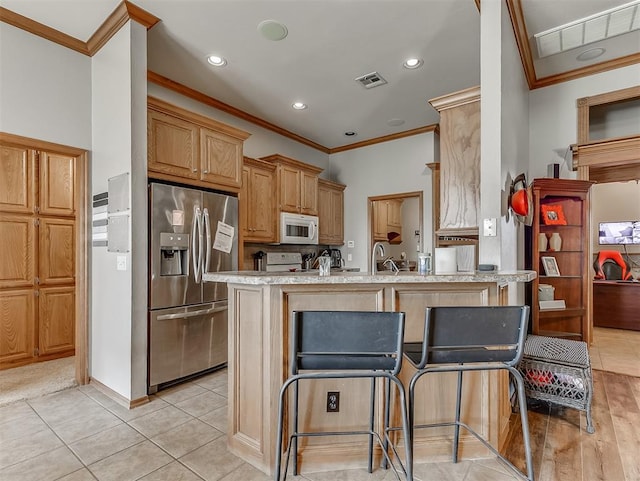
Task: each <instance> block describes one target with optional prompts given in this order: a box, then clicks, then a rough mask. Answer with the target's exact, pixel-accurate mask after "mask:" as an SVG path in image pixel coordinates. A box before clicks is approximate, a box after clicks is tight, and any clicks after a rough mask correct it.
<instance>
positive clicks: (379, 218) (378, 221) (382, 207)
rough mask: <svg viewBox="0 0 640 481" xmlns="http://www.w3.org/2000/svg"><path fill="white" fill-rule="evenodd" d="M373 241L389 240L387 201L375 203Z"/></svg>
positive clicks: (376, 201)
mask: <svg viewBox="0 0 640 481" xmlns="http://www.w3.org/2000/svg"><path fill="white" fill-rule="evenodd" d="M373 240H376V241H386V240H387V201H386V200H374V201H373Z"/></svg>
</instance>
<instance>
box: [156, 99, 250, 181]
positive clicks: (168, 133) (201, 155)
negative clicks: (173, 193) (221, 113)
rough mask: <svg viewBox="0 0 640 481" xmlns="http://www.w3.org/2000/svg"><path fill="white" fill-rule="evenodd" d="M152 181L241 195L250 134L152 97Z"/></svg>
mask: <svg viewBox="0 0 640 481" xmlns="http://www.w3.org/2000/svg"><path fill="white" fill-rule="evenodd" d="M147 137H148V138H147V144H148V145H147V149H148V152H147V160H148V169H149V177H152V178H157V179H162V180H175V181H179V182H183V183H185V180H186V183H187V184H191V185H195V186H200V187H210V188H218V189H222V190H225V191H231V192H238V191H239V190H240V187H241V185H242V145H243V142H244V141H245V140H246V139H247V138H248V137H249V134H248V133H247V132H244V131H242V130H239V129H236V128H234V127H230V126H228V125H225V124H223V123H220V122H217V121H215V120H213V119H210V118H207V117H204V116H202V115H199V114H195V113H193V112H189V111H187V110H184V109H181V108H180V107H176V106H175V105H171V104H169V103H167V102H164V101H162V100H159V99H156V98H153V97H149V98H148V111H147Z"/></svg>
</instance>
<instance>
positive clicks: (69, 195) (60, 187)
mask: <svg viewBox="0 0 640 481" xmlns="http://www.w3.org/2000/svg"><path fill="white" fill-rule="evenodd" d="M38 157H39V159H40V162H39V166H40V169H39V170H40V184H39V212H40V214H43V215H64V216H72V215H74V214H75V198H76V193H75V186H76V172H75V171H76V169H75V166H76V159H75V157H71V156H68V155H60V154H54V153H49V152H40V153H39V154H38Z"/></svg>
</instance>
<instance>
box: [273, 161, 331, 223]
mask: <svg viewBox="0 0 640 481" xmlns="http://www.w3.org/2000/svg"><path fill="white" fill-rule="evenodd" d="M261 160H264V161H266V162H272V163H274V164H275V165H276V166H277V173H278V191H279V203H278V204H279V210H280V211H281V212H293V213H296V214H306V215H318V174H319V173H320V172H322V169H320V168H318V167H316V166H314V165H309V164H305V163H304V162H300V161H298V160H295V159H291V158H288V157H285V156H283V155H280V154H273V155H269V156H267V157H262V158H261Z"/></svg>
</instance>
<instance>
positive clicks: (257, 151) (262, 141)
mask: <svg viewBox="0 0 640 481" xmlns="http://www.w3.org/2000/svg"><path fill="white" fill-rule="evenodd" d="M147 88H148V92H149V95H150V96H152V97H156V98H159V99H162V100H164V101H166V102H169V103H172V104H174V105H177V106H179V107H182V108H184V109H187V110H189V111H191V112H196V113H198V114H201V115H205V116H207V117H209V118H212V119H215V120H218V121H219V122H223V123H225V124H227V125H231V126H233V127H236V128H238V129H241V130H244V131H245V132H249V133H250V134H251V136H250V137H249V138H248V139H247V140H245V142H244V145H243V152H244V155H246V156H247V157H253V158H260V157H265V156H267V155H271V154H282V155H284V156H285V157H291V158H293V159H296V160H299V161H301V162H305V163H307V164H312V165H315V166H317V167H320V168H321V169H325V171H324V172H322V173H321V174H320V177H322V178H325V179H330V172H329V156H328V155H327V154H325V153H324V152H321V151H319V150H317V149H313V148H311V147H308V146H306V145H304V144H301V143H300V142H296V141H294V140H291V139H289V138H287V137H283V136H282V135H279V134H276V133H275V132H272V131H270V130H267V129H264V128H262V127H259V126H257V125H255V124H252V123H250V122H247V121H245V120H242V119H240V118H238V117H235V116H233V115H230V114H227V113H226V112H223V111H221V110H218V109H214V108H213V107H209V106H208V105H205V104H202V103H200V102H197V101H195V100H193V99H190V98H188V97H185V96H183V95H180V94H179V93H177V92H174V91H172V90H168V89H165V88H164V87H161V86H159V85H157V84H154V83H151V82H150V83H149V84H148V86H147Z"/></svg>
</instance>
